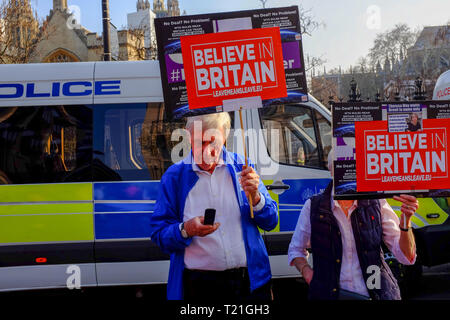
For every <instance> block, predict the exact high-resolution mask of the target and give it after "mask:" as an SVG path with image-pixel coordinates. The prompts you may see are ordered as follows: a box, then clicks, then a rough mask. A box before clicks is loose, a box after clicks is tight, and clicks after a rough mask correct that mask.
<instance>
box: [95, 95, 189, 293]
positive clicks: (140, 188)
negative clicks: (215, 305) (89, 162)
mask: <svg viewBox="0 0 450 320" xmlns="http://www.w3.org/2000/svg"><path fill="white" fill-rule="evenodd" d="M183 126H184V122H183V121H179V122H171V121H170V120H168V118H166V115H165V113H164V104H163V103H126V104H102V105H95V108H94V160H93V166H94V181H95V182H94V221H95V260H96V270H97V280H98V284H99V285H119V284H146V283H164V282H167V276H168V270H169V255H167V254H164V253H163V252H162V251H161V250H160V249H159V247H158V246H157V245H156V244H155V243H153V242H152V241H151V239H150V224H149V221H150V215H151V214H152V213H153V210H154V206H155V203H156V198H157V195H158V190H159V183H160V179H161V177H162V175H163V174H164V172H165V171H166V170H167V169H168V168H169V166H170V165H172V159H171V151H172V148H173V147H174V146H175V145H176V144H177V143H179V141H171V137H172V132H173V131H174V130H176V129H177V128H181V127H183ZM179 157H181V158H182V157H184V156H183V155H182V154H179Z"/></svg>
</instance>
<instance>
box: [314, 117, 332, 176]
mask: <svg viewBox="0 0 450 320" xmlns="http://www.w3.org/2000/svg"><path fill="white" fill-rule="evenodd" d="M314 114H315V116H316V122H317V127H318V129H319V132H318V135H319V136H320V142H321V143H322V150H323V152H322V163H323V167H324V168H328V165H327V163H328V154H329V153H330V150H331V123H330V122H329V121H328V120H327V119H325V118H324V117H323V116H322V114H321V113H320V112H318V111H317V110H315V111H314Z"/></svg>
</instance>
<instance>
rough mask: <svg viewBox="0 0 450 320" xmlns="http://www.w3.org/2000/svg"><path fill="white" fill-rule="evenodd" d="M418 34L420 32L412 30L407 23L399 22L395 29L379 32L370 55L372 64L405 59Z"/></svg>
mask: <svg viewBox="0 0 450 320" xmlns="http://www.w3.org/2000/svg"><path fill="white" fill-rule="evenodd" d="M418 36H419V32H418V31H417V30H411V28H410V27H409V26H408V25H407V24H405V23H400V24H397V25H396V26H395V27H394V28H393V29H391V30H388V31H386V32H383V33H379V34H377V36H376V38H375V40H374V44H373V47H372V48H371V49H370V51H369V55H368V57H369V59H370V63H371V65H372V66H375V65H376V64H377V63H378V62H383V61H386V60H387V59H391V60H394V61H398V60H401V59H403V58H404V56H405V54H406V52H407V50H408V48H409V47H411V46H412V45H413V44H414V43H415V42H416V40H417V37H418Z"/></svg>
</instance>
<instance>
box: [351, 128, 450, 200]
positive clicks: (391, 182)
mask: <svg viewBox="0 0 450 320" xmlns="http://www.w3.org/2000/svg"><path fill="white" fill-rule="evenodd" d="M423 127H424V128H423V130H421V131H416V132H388V124H387V121H359V122H356V123H355V135H356V137H360V138H358V139H356V189H357V191H358V192H365V191H368V192H370V191H387V190H391V191H395V190H423V189H450V179H449V166H450V157H449V153H448V152H449V145H448V143H449V141H450V122H449V121H446V120H444V121H443V120H440V119H428V120H427V119H425V120H423Z"/></svg>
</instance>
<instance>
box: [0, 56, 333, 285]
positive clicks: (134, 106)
mask: <svg viewBox="0 0 450 320" xmlns="http://www.w3.org/2000/svg"><path fill="white" fill-rule="evenodd" d="M243 115H244V119H243V125H244V129H255V128H256V129H266V132H267V131H273V132H275V131H277V132H279V134H278V135H271V134H266V135H264V134H263V133H262V132H264V130H253V131H252V130H250V132H251V133H250V134H248V135H247V138H246V139H247V147H248V152H249V157H250V158H251V159H252V161H253V162H254V163H255V165H256V167H257V169H258V170H259V172H260V173H261V176H262V178H263V180H264V182H265V184H266V185H267V187H268V189H269V190H270V192H271V195H272V196H273V198H274V199H275V200H276V201H277V202H278V204H279V217H280V219H279V224H278V226H277V227H276V229H275V230H274V231H273V232H270V233H269V232H267V233H264V234H263V237H264V240H265V243H266V246H267V249H268V252H269V255H270V262H271V265H272V273H273V275H274V276H275V277H292V276H298V272H297V271H296V270H295V268H293V267H289V266H288V265H287V263H288V260H287V248H288V244H289V241H290V238H291V236H292V232H293V230H294V229H295V225H296V222H297V219H298V216H299V213H300V210H301V208H302V205H303V204H304V202H305V201H306V200H307V199H308V198H309V197H310V196H311V195H313V194H315V193H317V192H320V191H321V190H322V189H324V188H325V187H326V185H327V184H328V182H329V181H330V174H329V172H328V171H327V170H326V159H327V153H328V151H329V150H330V148H331V125H330V112H329V111H328V110H327V109H326V108H325V107H323V106H322V105H321V104H320V103H319V102H318V101H316V100H315V99H314V98H313V97H311V96H310V101H309V102H307V103H303V104H296V105H280V106H273V107H267V108H264V109H259V110H256V109H255V110H247V111H244V112H243ZM235 118H236V116H234V115H232V119H235ZM184 123H185V120H184V119H182V118H171V117H170V116H169V115H168V113H167V112H165V109H164V103H163V92H162V87H161V79H160V69H159V64H158V62H157V61H141V62H88V63H67V64H64V63H61V64H27V65H0V181H1V182H0V183H1V185H0V194H1V197H0V211H1V212H0V290H1V291H9V290H28V289H43V288H65V287H66V286H67V285H68V284H70V283H69V282H70V281H72V280H73V279H74V276H77V275H78V276H80V277H81V278H80V280H81V281H80V285H81V287H90V286H110V285H137V284H156V283H165V282H167V276H168V270H169V256H168V255H166V254H164V253H163V252H162V251H160V249H159V248H158V247H157V246H156V245H155V244H154V243H153V242H152V241H151V239H150V230H149V217H150V215H151V214H152V212H153V209H154V206H155V202H156V197H157V193H158V186H159V180H160V178H161V176H162V175H163V174H164V172H165V170H167V168H168V167H169V166H170V165H171V164H172V163H173V162H172V161H173V157H172V150H173V149H174V148H175V147H176V146H177V144H179V143H180V140H179V139H178V138H176V137H175V139H174V137H173V135H172V134H173V132H174V131H176V129H178V128H183V127H184ZM233 128H235V129H240V121H239V120H238V121H233ZM227 148H228V149H230V150H233V151H236V152H239V153H241V154H243V143H242V138H241V136H240V135H233V134H231V135H230V138H229V141H228V143H227ZM69 280H70V281H69Z"/></svg>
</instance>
